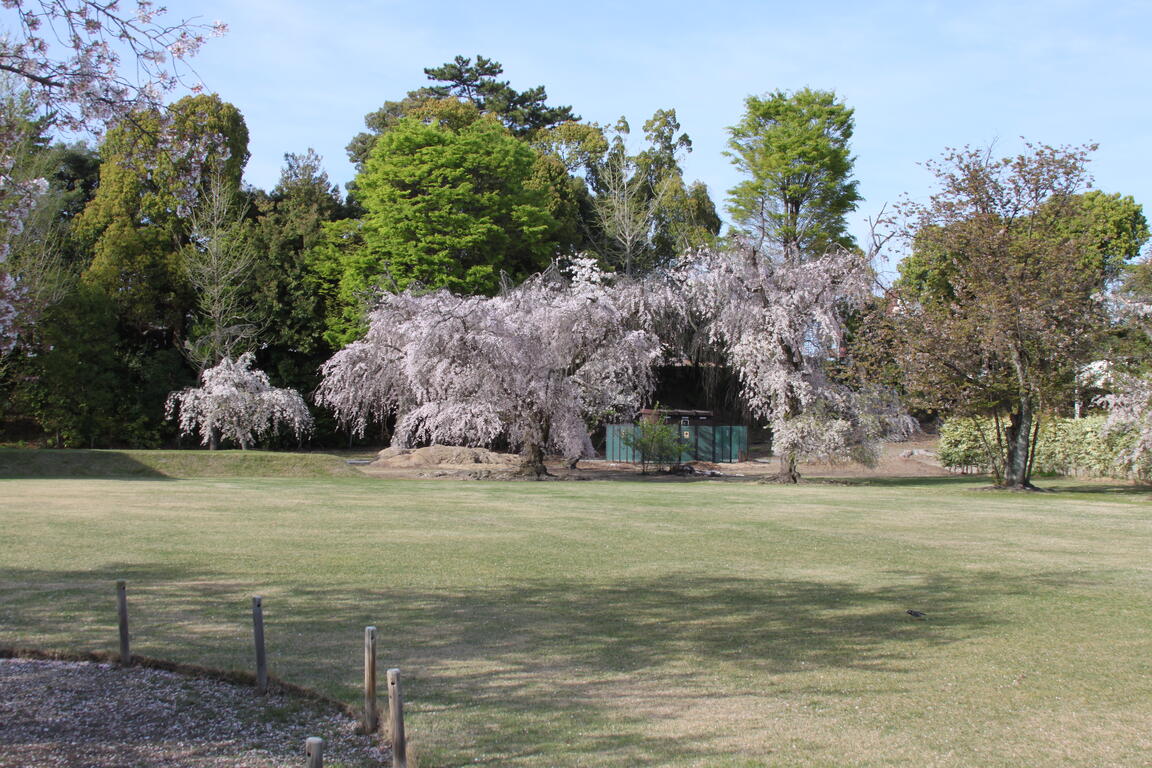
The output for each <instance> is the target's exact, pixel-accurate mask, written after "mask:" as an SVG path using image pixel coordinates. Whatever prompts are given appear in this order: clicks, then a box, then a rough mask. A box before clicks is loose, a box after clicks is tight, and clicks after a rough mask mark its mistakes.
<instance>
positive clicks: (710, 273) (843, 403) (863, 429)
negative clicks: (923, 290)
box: [685, 246, 915, 482]
mask: <svg viewBox="0 0 1152 768" xmlns="http://www.w3.org/2000/svg"><path fill="white" fill-rule="evenodd" d="M869 261H870V260H869V258H868V257H866V256H863V255H861V254H858V253H854V252H851V251H848V250H845V249H834V250H832V251H829V252H828V253H825V254H824V255H822V256H819V257H815V258H811V259H790V258H786V257H784V256H775V257H774V256H772V255H770V254H766V253H765V252H764V251H762V250H761V251H757V250H755V249H753V248H750V247H740V246H737V247H735V248H732V249H729V250H726V251H705V252H702V253H699V254H697V255H696V257H695V259H694V260H693V262H692V264H691V267H692V268H691V269H689V270H687V271H686V272H685V274H687V275H688V281H687V283H686V287H687V289H688V291H689V292H690V294H691V296H692V299H693V305H694V311H695V314H696V315H697V316H698V318H699V321H700V323H701V324H702V328H703V331H704V333H705V334H706V337H707V339H708V341H709V342H711V343H712V344H714V345H716V346H718V347H719V348H720V350H721V352H722V353H723V356H724V358H725V359H726V361H727V363H728V365H730V366H731V367H732V368H733V370H735V372H736V374H737V375H738V377H739V380H740V387H741V393H742V396H743V399H744V401H745V403H746V405H747V407H748V409H749V410H750V411H751V413H752V415H753V416H755V417H757V418H760V419H763V420H764V421H765V422H767V424H768V426H769V427H770V428H771V429H772V448H773V451H774V452H775V453H776V454H777V455H778V456H779V459H780V475H779V478H780V480H781V481H782V482H796V481H797V480H798V479H799V474H798V473H797V471H796V464H797V461H798V460H799V459H801V458H820V459H828V458H833V457H840V456H848V457H850V458H853V459H855V460H857V461H860V462H863V463H869V464H870V463H874V462H875V459H876V456H877V448H878V445H879V441H880V440H882V439H884V438H886V437H904V436H907V435H908V434H910V433H911V431H912V430H913V429H914V428H915V423H914V422H913V420H912V419H910V418H909V417H907V416H906V415H905V414H904V413H903V411H902V410H901V408H900V407H899V404H898V402H897V400H896V398H895V397H894V396H892V395H891V394H889V393H886V392H884V391H883V390H880V389H876V388H853V387H849V386H848V385H846V384H845V383H844V382H843V381H840V380H837V379H836V378H835V377H834V376H832V375H831V374H830V368H831V367H832V366H833V365H834V364H835V363H836V362H837V360H838V358H839V357H840V355H841V350H842V345H843V341H844V316H845V314H846V313H847V312H848V311H850V310H852V309H855V308H858V307H860V306H861V304H862V303H863V301H864V300H865V299H866V298H867V296H868V295H869V291H870V288H871V285H872V279H873V275H872V270H871V268H870V266H869Z"/></svg>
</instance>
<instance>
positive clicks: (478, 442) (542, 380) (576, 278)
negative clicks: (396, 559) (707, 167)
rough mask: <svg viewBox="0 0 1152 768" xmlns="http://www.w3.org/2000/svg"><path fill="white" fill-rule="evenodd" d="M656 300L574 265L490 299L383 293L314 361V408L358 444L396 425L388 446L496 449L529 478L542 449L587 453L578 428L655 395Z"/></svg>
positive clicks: (589, 263) (590, 267)
mask: <svg viewBox="0 0 1152 768" xmlns="http://www.w3.org/2000/svg"><path fill="white" fill-rule="evenodd" d="M656 295H659V292H654V291H652V290H650V289H649V290H645V289H644V287H642V286H640V285H639V284H636V283H631V282H627V281H625V282H620V283H612V282H610V281H609V279H608V276H607V275H605V274H604V273H603V272H601V271H600V270H599V269H598V268H597V267H596V265H595V262H594V261H593V260H592V259H584V258H577V259H574V260H573V266H572V268H571V270H569V273H568V274H564V273H562V272H561V270H559V269H558V268H557V267H556V266H553V267H552V268H550V269H549V270H547V271H545V272H543V273H540V274H537V275H535V276H533V277H530V278H529V279H528V280H526V281H525V282H524V283H522V284H520V285H517V286H514V287H506V288H505V289H504V290H503V291H502V292H501V293H500V294H498V295H496V296H492V297H486V296H458V295H456V294H453V293H451V292H449V291H447V290H437V291H433V292H428V293H422V292H419V291H416V290H411V289H409V290H406V291H404V292H403V293H398V294H388V295H385V296H384V297H383V298H382V299H381V301H380V304H379V305H378V306H377V307H376V309H375V310H374V311H373V312H372V313H371V314H370V316H369V328H368V332H367V334H366V335H365V337H364V338H363V339H361V340H359V341H356V342H354V343H352V344H350V345H349V346H347V347H345V348H344V349H343V350H341V351H340V352H338V353H336V355H334V356H333V357H332V358H331V359H330V360H329V361H328V362H327V363H325V364H324V366H323V367H322V373H323V382H322V383H321V385H320V388H319V390H318V391H317V395H316V399H317V402H318V403H320V404H322V405H326V406H328V407H329V408H331V409H332V410H333V411H334V412H335V413H336V415H337V417H338V418H339V419H340V420H341V421H342V422H344V423H345V424H348V425H349V426H351V427H352V429H353V430H354V431H355V432H356V433H358V434H361V435H362V434H363V433H364V431H365V429H366V428H367V426H368V424H369V423H370V422H371V421H374V420H375V421H383V420H385V419H386V418H388V417H390V416H395V417H396V426H395V432H394V436H393V441H392V442H393V445H395V446H397V447H407V446H411V445H417V444H424V443H431V442H439V443H447V444H451V445H470V446H483V445H493V444H496V443H500V442H503V443H505V444H508V445H510V446H512V447H513V448H515V449H519V450H520V451H521V452H522V455H523V459H524V469H525V471H526V472H532V473H535V474H536V475H537V476H538V477H539V476H540V475H542V474H544V473H545V472H546V470H545V468H544V454H545V452H550V453H557V454H561V455H564V456H567V457H569V458H573V459H574V458H580V457H588V456H592V455H594V452H593V449H592V444H591V441H590V440H589V437H588V426H587V425H588V424H589V423H596V422H598V421H600V420H601V419H603V418H604V417H605V416H607V415H609V414H611V413H613V412H619V411H625V410H627V409H634V408H636V407H638V406H639V405H640V403H641V401H642V400H643V398H644V397H645V396H646V395H647V393H649V392H650V391H651V389H652V385H653V380H652V369H653V366H654V364H655V363H656V361H657V360H658V359H659V357H660V354H661V344H660V341H659V339H658V338H657V337H656V335H655V334H654V333H652V332H651V331H650V330H647V328H649V327H651V326H650V321H651V319H652V318H651V314H652V313H654V312H656V311H659V307H658V303H657V302H654V301H653V297H654V296H656ZM663 296H664V298H665V299H667V297H668V296H669V294H667V293H665V294H663Z"/></svg>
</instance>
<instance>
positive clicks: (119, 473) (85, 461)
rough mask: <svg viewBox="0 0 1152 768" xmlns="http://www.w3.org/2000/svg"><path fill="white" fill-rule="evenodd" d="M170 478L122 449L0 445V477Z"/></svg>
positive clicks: (54, 478) (53, 478)
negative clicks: (62, 448)
mask: <svg viewBox="0 0 1152 768" xmlns="http://www.w3.org/2000/svg"><path fill="white" fill-rule="evenodd" d="M101 477H108V478H116V479H135V480H169V479H171V478H169V477H168V476H167V475H165V474H163V473H162V472H158V471H157V470H156V469H154V468H152V467H149V466H147V465H145V464H141V463H140V462H139V461H137V460H135V459H133V458H132V457H131V456H128V455H127V454H124V453H120V452H118V451H88V450H21V449H14V448H9V449H0V478H9V479H17V478H18V479H37V478H41V479H52V480H56V479H71V478H84V479H92V478H101Z"/></svg>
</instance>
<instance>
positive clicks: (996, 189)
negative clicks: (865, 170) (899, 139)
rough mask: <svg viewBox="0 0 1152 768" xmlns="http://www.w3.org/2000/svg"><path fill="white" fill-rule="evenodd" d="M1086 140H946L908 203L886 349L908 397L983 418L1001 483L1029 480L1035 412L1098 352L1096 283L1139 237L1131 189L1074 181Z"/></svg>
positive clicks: (1055, 404)
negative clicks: (921, 193) (1006, 149)
mask: <svg viewBox="0 0 1152 768" xmlns="http://www.w3.org/2000/svg"><path fill="white" fill-rule="evenodd" d="M1092 149H1094V147H1081V148H1053V147H1047V146H1030V148H1029V151H1028V152H1027V153H1025V154H1022V155H1020V156H1017V157H1008V158H995V157H992V156H991V154H990V153H988V152H986V151H983V150H973V149H964V150H958V151H953V152H950V153H949V154H947V155H945V157H944V158H943V160H942V161H941V162H938V163H933V164H930V167H931V168H932V170H933V171H934V172H935V173H936V175H937V178H938V180H939V186H940V191H939V192H937V193H936V194H935V195H933V196H932V198H931V199H930V200H929V202H927V203H924V204H914V205H910V206H908V210H907V211H906V212H907V213H908V214H909V221H910V224H909V227H908V232H907V237H908V239H909V240H910V242H912V244H913V249H914V253H913V256H912V263H911V264H909V266H908V267H905V268H902V277H901V280H900V281H899V282H898V283H897V285H896V286H895V288H894V291H893V296H892V298H893V301H894V304H893V305H891V311H890V312H888V313H886V315H885V325H886V327H887V334H886V338H887V339H888V342H889V344H890V345H891V346H890V347H889V348H890V349H891V350H892V357H893V359H895V360H898V361H899V364H900V367H901V370H902V374H903V381H904V384H905V386H906V388H907V391H908V393H909V395H910V397H911V398H912V399H913V402H914V404H915V405H917V406H920V407H924V408H930V409H935V410H937V411H939V412H942V413H944V414H950V415H958V416H987V417H990V418H991V419H992V421H993V422H994V424H995V429H994V433H993V434H994V437H993V439H992V442H993V443H994V444H995V445H996V446H997V448H998V450H1000V451H1001V452H1002V459H1000V460H999V461H997V462H996V463H995V464H994V466H996V467H998V468H999V482H1000V485H1002V486H1003V487H1006V488H1017V489H1019V488H1030V487H1032V482H1031V477H1032V471H1033V466H1034V462H1035V457H1034V453H1033V449H1034V446H1035V444H1036V440H1037V439H1038V434H1039V430H1040V426H1041V422H1042V420H1043V419H1044V418H1046V417H1049V416H1051V415H1054V414H1056V413H1059V412H1060V410H1061V408H1062V407H1066V406H1067V404H1068V403H1071V402H1072V400H1073V399H1074V397H1075V392H1076V387H1077V374H1078V373H1079V371H1080V370H1081V369H1082V368H1083V366H1084V365H1085V364H1086V363H1088V362H1090V361H1092V360H1094V359H1097V358H1098V357H1099V356H1100V355H1101V354H1102V353H1103V350H1104V337H1105V334H1106V332H1107V331H1108V329H1109V319H1108V317H1107V314H1106V311H1105V306H1104V300H1103V298H1102V296H1103V289H1104V288H1105V287H1106V286H1108V285H1109V283H1110V282H1111V281H1112V280H1114V279H1115V277H1116V276H1117V275H1118V274H1119V272H1120V270H1121V267H1122V265H1123V264H1124V263H1125V262H1126V261H1127V260H1128V259H1130V258H1132V257H1133V256H1134V255H1135V254H1136V253H1137V252H1138V251H1139V249H1140V247H1141V246H1142V245H1143V243H1144V242H1145V241H1146V240H1147V237H1148V231H1147V226H1146V224H1145V222H1144V221H1143V215H1142V214H1140V212H1139V210H1138V208H1136V207H1135V206H1134V204H1132V203H1131V200H1130V199H1128V198H1121V197H1118V196H1115V195H1111V196H1110V195H1103V194H1099V193H1091V192H1089V193H1087V194H1084V193H1083V190H1084V189H1085V188H1086V187H1087V185H1088V174H1087V162H1088V156H1089V153H1090V152H1091V150H1092Z"/></svg>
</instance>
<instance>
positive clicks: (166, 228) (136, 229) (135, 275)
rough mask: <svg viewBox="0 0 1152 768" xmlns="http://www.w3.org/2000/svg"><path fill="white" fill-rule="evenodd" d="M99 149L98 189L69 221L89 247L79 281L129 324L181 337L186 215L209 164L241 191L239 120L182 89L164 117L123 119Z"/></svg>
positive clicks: (211, 98)
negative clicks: (97, 291)
mask: <svg viewBox="0 0 1152 768" xmlns="http://www.w3.org/2000/svg"><path fill="white" fill-rule="evenodd" d="M162 129H163V130H162ZM100 153H101V160H102V162H101V165H100V183H99V187H98V188H97V190H96V195H95V197H93V199H92V201H91V202H89V203H88V205H87V206H86V207H85V208H84V212H83V213H82V214H80V216H79V217H77V221H76V226H75V231H76V233H77V236H78V237H79V238H80V239H81V241H82V242H84V243H86V244H87V245H89V246H90V248H91V250H92V254H93V257H92V262H91V264H90V265H89V267H88V269H87V271H86V272H85V275H84V278H85V280H86V281H87V282H89V283H90V284H92V285H96V286H98V287H100V288H102V289H103V290H104V291H105V292H106V293H107V294H108V295H109V296H111V297H112V298H113V299H114V301H115V302H116V304H117V307H118V308H119V311H120V315H121V317H122V319H123V320H124V322H126V323H127V324H128V325H130V326H131V327H133V328H135V329H137V330H139V331H142V332H147V333H159V334H161V335H163V336H165V337H166V338H167V339H169V340H170V339H172V338H175V337H178V336H180V334H181V332H182V327H183V323H184V318H185V316H186V314H187V310H188V309H189V307H190V306H191V303H192V296H191V293H190V291H189V286H188V284H187V281H186V280H185V278H184V271H183V266H182V257H181V251H182V249H183V247H184V246H185V245H186V244H187V243H188V238H189V218H188V214H189V212H190V210H191V208H192V206H193V204H194V202H195V200H196V199H197V197H198V196H199V195H200V194H201V193H202V192H203V190H204V189H205V188H206V186H207V183H208V179H209V177H210V175H211V169H213V168H218V169H219V172H220V174H221V176H222V178H223V179H224V182H225V183H226V184H228V185H230V186H231V187H232V188H234V189H238V188H239V184H240V176H241V173H242V171H243V168H244V164H245V163H246V162H247V160H248V129H247V127H246V126H245V124H244V118H243V117H242V116H241V114H240V112H239V110H237V109H236V107H234V106H232V105H231V104H228V103H226V102H224V101H222V100H221V99H220V98H219V97H218V96H215V95H201V96H188V97H185V98H183V99H180V100H179V101H177V102H176V103H175V104H173V105H172V106H171V108H170V109H169V110H168V112H167V113H166V114H163V113H161V112H159V111H150V112H143V113H139V114H136V115H134V116H133V117H132V119H129V120H125V121H123V122H121V123H120V124H119V125H117V126H116V127H115V128H113V129H111V130H110V131H109V132H108V134H107V136H106V137H105V139H104V142H103V144H102V145H101V148H100ZM144 158H148V160H147V162H145V160H144Z"/></svg>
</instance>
